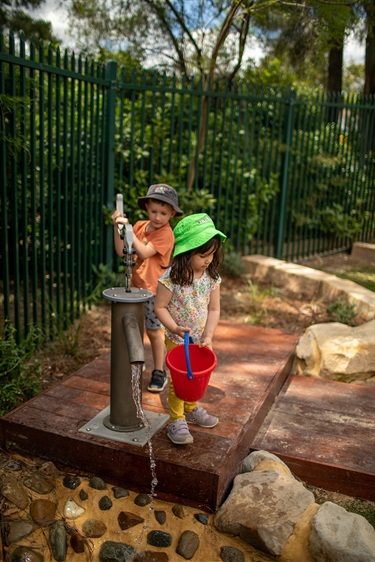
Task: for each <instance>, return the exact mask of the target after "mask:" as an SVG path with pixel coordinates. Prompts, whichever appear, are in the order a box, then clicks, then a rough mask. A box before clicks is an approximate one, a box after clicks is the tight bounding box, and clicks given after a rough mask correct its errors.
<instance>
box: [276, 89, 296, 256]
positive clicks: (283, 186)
mask: <svg viewBox="0 0 375 562" xmlns="http://www.w3.org/2000/svg"><path fill="white" fill-rule="evenodd" d="M286 104H287V108H286V118H285V131H284V146H285V151H284V158H283V162H282V173H281V181H280V214H279V222H278V225H277V233H276V248H275V258H276V259H278V260H280V259H282V257H283V245H284V238H285V229H286V216H287V207H288V188H289V165H290V152H291V146H292V140H293V117H294V105H295V92H290V94H289V99H288V100H287V102H286Z"/></svg>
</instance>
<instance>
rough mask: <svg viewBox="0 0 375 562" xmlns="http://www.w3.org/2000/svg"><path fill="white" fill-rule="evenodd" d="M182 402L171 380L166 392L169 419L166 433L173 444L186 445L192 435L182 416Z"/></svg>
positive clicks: (190, 440) (191, 440)
mask: <svg viewBox="0 0 375 562" xmlns="http://www.w3.org/2000/svg"><path fill="white" fill-rule="evenodd" d="M184 404H185V402H184V401H183V400H180V398H178V397H177V396H176V394H175V391H174V388H173V383H172V381H171V382H170V385H169V394H168V405H169V415H170V420H169V424H168V432H167V435H168V437H169V439H170V440H171V441H172V443H174V444H175V445H188V444H189V443H192V442H193V436H192V435H191V433H190V431H189V428H188V426H187V423H186V420H185V416H184Z"/></svg>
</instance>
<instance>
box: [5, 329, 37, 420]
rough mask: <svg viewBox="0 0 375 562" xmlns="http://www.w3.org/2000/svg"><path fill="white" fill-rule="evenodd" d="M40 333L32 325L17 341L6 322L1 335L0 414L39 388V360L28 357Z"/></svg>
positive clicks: (34, 394)
mask: <svg viewBox="0 0 375 562" xmlns="http://www.w3.org/2000/svg"><path fill="white" fill-rule="evenodd" d="M40 337H41V336H40V333H39V330H37V329H35V328H34V329H33V330H32V331H30V332H29V334H28V335H27V337H26V338H25V339H24V340H23V341H22V342H21V343H20V344H17V341H16V335H15V329H14V328H12V327H11V326H8V327H7V328H6V330H5V333H4V336H2V337H1V338H0V416H3V415H4V414H6V413H7V412H10V411H11V410H13V409H14V408H16V407H17V406H19V405H21V404H22V403H23V402H26V401H27V400H29V399H30V398H33V397H34V396H36V395H37V394H39V392H40V391H41V381H40V377H41V367H40V364H39V363H37V362H36V361H35V362H31V361H30V359H31V358H32V356H33V355H34V354H35V352H36V344H37V342H40Z"/></svg>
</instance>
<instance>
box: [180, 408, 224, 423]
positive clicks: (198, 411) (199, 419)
mask: <svg viewBox="0 0 375 562" xmlns="http://www.w3.org/2000/svg"><path fill="white" fill-rule="evenodd" d="M185 418H186V421H187V422H188V423H195V424H196V425H200V426H201V427H207V428H211V427H215V425H217V424H218V422H219V418H217V417H215V416H210V414H207V412H206V410H205V409H204V408H202V406H195V408H194V410H193V411H192V412H185Z"/></svg>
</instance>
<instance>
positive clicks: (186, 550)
mask: <svg viewBox="0 0 375 562" xmlns="http://www.w3.org/2000/svg"><path fill="white" fill-rule="evenodd" d="M199 545H200V540H199V537H198V535H197V533H194V531H184V532H183V533H182V535H181V536H180V539H179V541H178V545H177V548H176V552H177V554H179V555H180V556H182V558H185V560H191V559H192V558H193V556H194V554H195V553H196V552H197V550H198V548H199Z"/></svg>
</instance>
